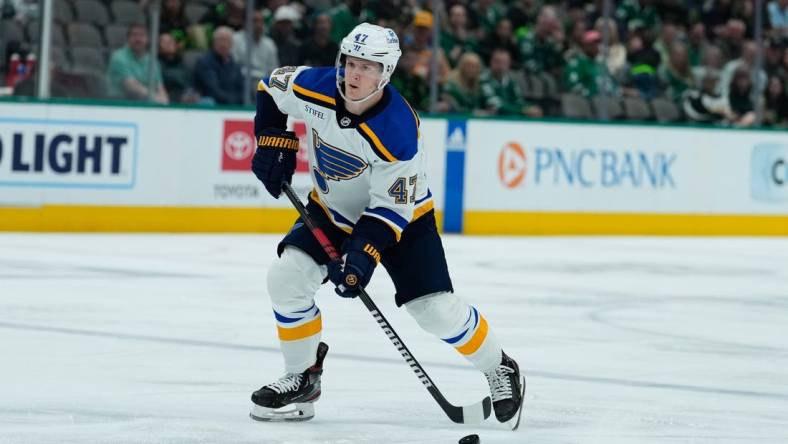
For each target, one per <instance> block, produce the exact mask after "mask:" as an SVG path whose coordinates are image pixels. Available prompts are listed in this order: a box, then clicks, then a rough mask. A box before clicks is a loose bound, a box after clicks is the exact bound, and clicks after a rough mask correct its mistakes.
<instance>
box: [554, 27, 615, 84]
mask: <svg viewBox="0 0 788 444" xmlns="http://www.w3.org/2000/svg"><path fill="white" fill-rule="evenodd" d="M601 38H602V37H601V35H600V34H599V31H587V32H586V33H585V34H584V36H583V48H582V52H579V53H577V54H576V55H575V56H574V57H572V58H571V59H569V62H568V63H567V66H566V69H565V70H564V85H565V87H566V89H567V90H569V91H570V92H573V93H576V94H580V95H582V96H585V97H589V98H590V97H594V96H596V95H597V94H599V92H600V91H601V90H602V88H607V89H608V91H609V92H611V93H612V92H614V88H615V83H614V81H613V78H612V77H610V74H609V73H608V72H607V67H606V66H605V65H604V63H600V62H599V61H597V59H596V57H597V55H598V54H599V42H600V40H601Z"/></svg>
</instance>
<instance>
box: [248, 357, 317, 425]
mask: <svg viewBox="0 0 788 444" xmlns="http://www.w3.org/2000/svg"><path fill="white" fill-rule="evenodd" d="M326 353H328V345H326V343H324V342H321V343H320V344H319V345H318V346H317V361H316V362H315V365H313V366H312V367H309V368H308V369H306V370H304V371H303V372H301V373H286V374H285V375H284V376H282V377H281V378H279V380H278V381H274V382H272V383H271V384H268V385H265V386H263V387H262V388H260V390H258V391H256V392H254V393H252V411H251V412H250V413H249V416H250V417H251V418H252V419H255V420H257V421H308V420H310V419H312V418H313V417H314V416H315V407H314V402H315V401H317V400H318V399H319V398H320V375H322V374H323V359H324V358H325V357H326Z"/></svg>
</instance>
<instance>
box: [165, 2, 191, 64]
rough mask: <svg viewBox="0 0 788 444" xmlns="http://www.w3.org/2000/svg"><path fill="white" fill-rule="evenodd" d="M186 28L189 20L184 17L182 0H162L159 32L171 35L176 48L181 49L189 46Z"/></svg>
mask: <svg viewBox="0 0 788 444" xmlns="http://www.w3.org/2000/svg"><path fill="white" fill-rule="evenodd" d="M188 29H189V20H188V19H187V18H186V12H185V6H184V4H183V0H164V2H162V5H161V18H160V19H159V33H161V34H164V33H166V34H169V35H171V36H172V38H173V39H175V43H176V44H177V45H178V49H179V50H181V51H183V50H184V49H186V47H187V46H190V45H189V31H188Z"/></svg>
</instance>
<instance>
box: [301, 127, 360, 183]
mask: <svg viewBox="0 0 788 444" xmlns="http://www.w3.org/2000/svg"><path fill="white" fill-rule="evenodd" d="M312 141H313V145H314V147H315V163H316V167H315V168H313V169H312V172H313V173H314V175H315V182H316V183H317V186H318V187H319V188H320V191H322V192H323V193H328V181H329V180H336V181H340V180H350V179H352V178H354V177H358V176H359V175H360V174H361V173H363V172H364V170H365V169H366V168H367V166H369V165H368V164H367V163H366V162H364V160H363V159H362V158H360V157H358V156H354V155H353V154H350V153H348V152H347V151H342V150H341V149H339V148H337V147H335V146H332V145H329V144H327V143H326V141H325V140H323V139H321V138H320V136H318V135H317V131H315V130H312Z"/></svg>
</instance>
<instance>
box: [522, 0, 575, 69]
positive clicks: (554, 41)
mask: <svg viewBox="0 0 788 444" xmlns="http://www.w3.org/2000/svg"><path fill="white" fill-rule="evenodd" d="M562 41H563V30H562V29H561V22H560V21H559V20H558V15H557V13H556V10H555V8H553V7H552V6H545V7H543V8H542V10H541V11H540V12H539V17H538V18H537V21H536V26H534V29H533V30H532V31H531V32H529V33H527V34H526V35H525V36H524V37H521V38H520V39H519V41H518V42H517V46H518V49H519V52H520V54H519V56H520V62H521V65H522V67H523V69H525V70H526V71H528V72H531V73H540V72H544V71H548V72H550V73H551V74H556V71H558V70H560V68H561V66H563V64H564V58H563V55H562V54H561V42H562Z"/></svg>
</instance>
